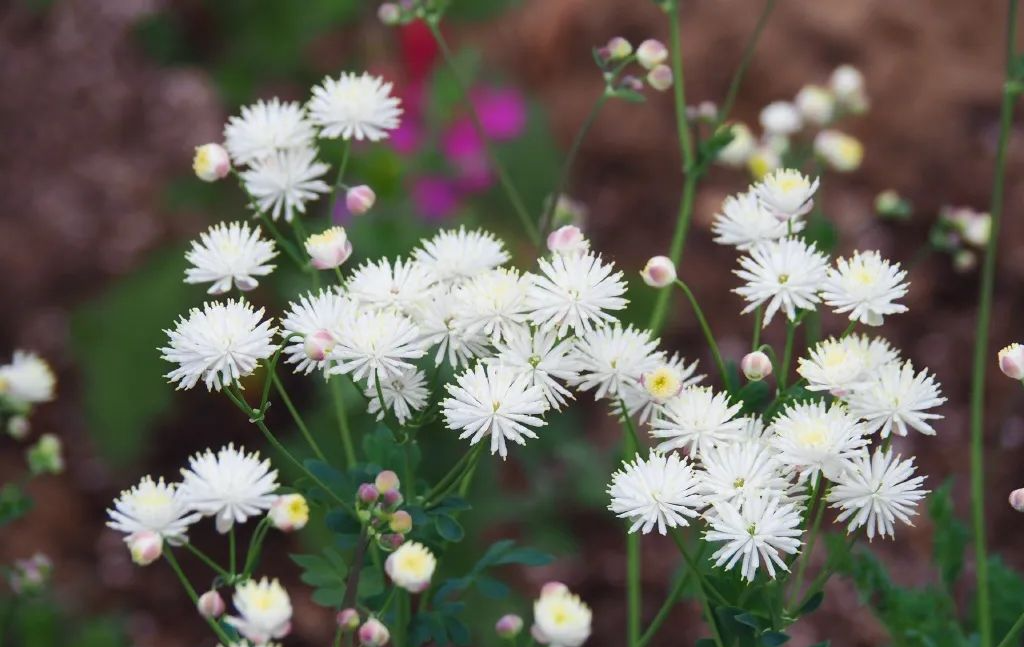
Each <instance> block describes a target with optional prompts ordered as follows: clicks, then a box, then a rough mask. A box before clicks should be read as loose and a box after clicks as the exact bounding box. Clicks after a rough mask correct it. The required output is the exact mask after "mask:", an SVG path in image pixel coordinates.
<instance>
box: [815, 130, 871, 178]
mask: <svg viewBox="0 0 1024 647" xmlns="http://www.w3.org/2000/svg"><path fill="white" fill-rule="evenodd" d="M814 154H815V155H817V156H818V157H820V158H821V159H822V160H824V161H825V163H826V164H828V165H829V166H830V167H831V168H832V169H834V170H836V171H839V172H840V173H849V172H850V171H856V170H857V169H858V168H860V163H861V162H862V161H863V160H864V145H863V144H861V143H860V140H859V139H857V138H856V137H853V136H852V135H847V134H846V133H841V132H839V131H838V130H823V131H821V132H820V133H818V134H817V135H816V136H815V137H814Z"/></svg>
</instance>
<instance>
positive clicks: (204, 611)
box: [196, 589, 226, 618]
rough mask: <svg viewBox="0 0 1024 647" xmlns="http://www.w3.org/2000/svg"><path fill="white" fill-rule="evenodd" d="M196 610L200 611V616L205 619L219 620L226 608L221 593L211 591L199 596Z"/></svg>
mask: <svg viewBox="0 0 1024 647" xmlns="http://www.w3.org/2000/svg"><path fill="white" fill-rule="evenodd" d="M196 608H197V609H198V610H199V615H201V616H203V617H204V618H219V617H221V616H222V615H223V614H224V610H225V608H226V607H225V605H224V598H222V597H221V596H220V593H217V591H216V590H215V589H211V590H209V591H207V592H206V593H203V594H202V595H200V596H199V601H198V602H197V603H196Z"/></svg>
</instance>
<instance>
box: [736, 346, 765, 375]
mask: <svg viewBox="0 0 1024 647" xmlns="http://www.w3.org/2000/svg"><path fill="white" fill-rule="evenodd" d="M740 370H741V371H743V375H744V376H745V377H746V378H747V379H748V380H750V381H751V382H760V381H761V380H763V379H764V378H766V377H768V376H769V375H771V374H772V361H771V360H770V359H768V356H767V355H765V354H764V353H762V352H761V351H759V350H757V351H754V352H753V353H747V354H746V355H744V356H743V359H741V360H740Z"/></svg>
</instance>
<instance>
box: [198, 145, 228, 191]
mask: <svg viewBox="0 0 1024 647" xmlns="http://www.w3.org/2000/svg"><path fill="white" fill-rule="evenodd" d="M192 170H193V171H195V173H196V177H198V178H199V179H200V180H202V181H203V182H216V181H217V180H220V179H223V178H224V177H226V176H227V174H228V173H230V172H231V157H230V156H228V152H227V151H226V150H224V147H223V146H221V145H220V144H203V145H202V146H197V147H196V155H195V157H193V158H192Z"/></svg>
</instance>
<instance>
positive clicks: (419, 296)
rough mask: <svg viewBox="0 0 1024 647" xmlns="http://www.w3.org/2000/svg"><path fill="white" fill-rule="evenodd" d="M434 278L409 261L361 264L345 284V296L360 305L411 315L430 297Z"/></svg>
mask: <svg viewBox="0 0 1024 647" xmlns="http://www.w3.org/2000/svg"><path fill="white" fill-rule="evenodd" d="M433 286H434V279H433V278H432V277H431V276H430V272H428V271H427V269H426V268H425V267H423V266H422V265H420V264H419V263H417V262H416V261H411V260H402V259H400V258H399V259H395V262H394V263H391V262H390V261H388V259H386V258H382V259H380V260H379V261H376V262H374V261H367V262H366V263H363V264H362V265H360V266H359V267H358V268H356V270H355V271H354V272H352V276H351V277H350V278H349V280H348V282H347V283H346V293H347V294H348V295H349V296H350V297H352V298H353V299H356V300H357V301H358V302H359V303H360V305H368V306H370V307H371V308H393V309H395V310H397V311H399V312H401V313H403V314H406V315H411V314H412V313H414V312H416V309H417V308H418V307H419V305H420V304H422V303H423V302H425V301H426V300H427V299H429V298H431V296H433V292H432V290H433Z"/></svg>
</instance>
